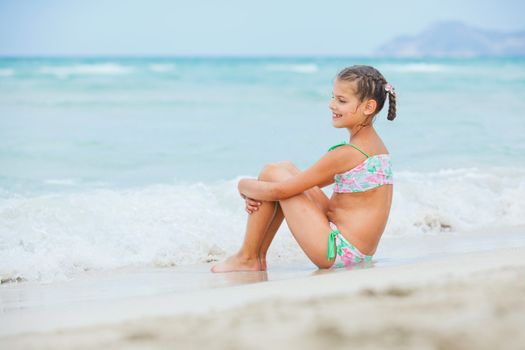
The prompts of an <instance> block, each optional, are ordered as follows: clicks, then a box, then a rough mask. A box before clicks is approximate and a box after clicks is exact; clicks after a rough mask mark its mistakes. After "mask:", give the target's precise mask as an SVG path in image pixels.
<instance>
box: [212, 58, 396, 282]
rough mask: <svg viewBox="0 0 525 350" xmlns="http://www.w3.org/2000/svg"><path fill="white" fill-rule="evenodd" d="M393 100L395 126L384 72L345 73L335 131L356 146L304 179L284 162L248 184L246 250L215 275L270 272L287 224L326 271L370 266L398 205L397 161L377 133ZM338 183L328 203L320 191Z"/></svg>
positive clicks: (337, 88)
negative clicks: (274, 246)
mask: <svg viewBox="0 0 525 350" xmlns="http://www.w3.org/2000/svg"><path fill="white" fill-rule="evenodd" d="M387 96H388V102H389V109H388V120H394V118H395V117H396V94H395V91H394V88H393V87H392V85H390V84H388V83H387V81H386V80H385V78H384V77H383V75H382V74H381V73H380V72H379V71H378V70H377V69H375V68H373V67H370V66H352V67H348V68H345V69H343V70H342V71H341V72H339V74H337V77H336V79H335V81H334V86H333V95H332V99H331V101H330V103H329V107H330V109H331V111H332V125H333V126H334V127H335V128H345V129H347V130H348V132H349V142H342V143H339V144H337V145H334V146H332V147H330V148H329V149H328V151H327V152H326V153H325V154H324V156H323V157H321V159H319V160H318V161H317V162H316V163H315V164H314V165H312V166H311V167H310V168H308V169H306V170H305V171H300V170H299V169H298V168H297V167H296V166H294V165H293V164H292V163H291V162H288V161H284V162H278V163H273V164H268V165H266V166H265V167H264V168H263V169H262V171H261V172H260V174H259V178H258V179H257V180H255V179H241V180H240V181H239V184H238V189H239V193H240V195H241V197H242V198H244V200H245V201H246V211H247V212H248V214H249V217H248V223H247V228H246V234H245V237H244V242H243V244H242V247H241V248H240V250H239V251H238V252H237V254H235V255H233V256H230V257H229V258H227V259H226V260H225V261H223V262H222V263H219V264H217V265H215V266H213V267H212V269H211V271H212V272H228V271H247V270H266V253H267V252H268V248H269V247H270V244H271V242H272V240H273V238H274V236H275V233H276V232H277V230H278V229H279V226H280V225H281V223H282V222H283V219H286V223H287V224H288V227H289V228H290V231H291V232H292V234H293V236H294V238H295V239H296V240H297V242H298V243H299V245H300V246H301V248H302V249H303V250H304V252H305V253H306V255H307V256H308V258H310V260H311V261H312V262H313V263H314V264H315V265H316V266H317V267H319V268H331V267H343V266H349V265H351V264H354V263H359V262H367V261H370V260H371V259H372V256H373V255H374V253H375V251H376V249H377V245H378V244H379V239H380V238H381V235H382V234H383V231H384V229H385V226H386V223H387V220H388V215H389V213H390V207H391V203H392V190H393V188H392V187H393V181H392V180H393V178H392V170H391V163H390V154H389V153H388V150H387V148H386V146H385V145H384V144H383V141H382V140H381V138H380V137H379V135H378V134H377V132H376V130H375V129H374V127H373V125H372V124H373V121H374V118H375V116H376V115H377V113H379V111H381V109H382V108H383V105H384V104H385V100H386V98H387ZM334 182H335V186H334V193H333V195H332V196H331V198H330V199H329V198H328V197H327V196H326V195H325V194H324V192H323V191H322V190H321V187H324V186H327V185H330V184H332V183H334Z"/></svg>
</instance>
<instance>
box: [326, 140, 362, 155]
mask: <svg viewBox="0 0 525 350" xmlns="http://www.w3.org/2000/svg"><path fill="white" fill-rule="evenodd" d="M344 145H349V146H352V147H354V148H355V149H356V150H358V151H359V152H361V153H363V154H364V155H365V156H366V157H367V158H370V156H369V155H368V154H366V153H365V151H363V150H362V149H361V148H359V147H357V146H356V145H354V144H353V143H348V142H346V141H342V142H340V143H338V144H337V145H333V146H332V147H330V148H329V149H328V151H327V152H330V151H331V150H333V149H334V148H337V147H339V146H344Z"/></svg>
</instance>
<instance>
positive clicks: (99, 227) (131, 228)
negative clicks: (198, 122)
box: [0, 168, 525, 282]
mask: <svg viewBox="0 0 525 350" xmlns="http://www.w3.org/2000/svg"><path fill="white" fill-rule="evenodd" d="M394 181H395V185H394V196H393V204H392V209H391V214H390V218H389V221H388V223H387V226H386V229H385V233H384V235H385V236H390V237H396V236H406V235H428V234H431V235H435V234H441V233H443V232H449V231H455V232H463V231H472V230H476V229H483V228H486V227H488V226H499V227H502V228H504V227H505V226H513V225H523V224H525V216H524V215H523V213H525V201H523V198H524V197H525V169H511V170H509V168H504V169H492V170H490V171H488V170H487V169H483V170H480V169H477V168H470V169H449V170H442V171H439V172H431V173H422V172H410V171H398V172H395V174H394ZM59 182H60V183H61V184H64V185H69V184H70V182H69V181H67V179H66V180H60V181H59ZM236 183H237V179H234V180H231V181H222V182H215V183H206V184H204V183H190V184H172V185H167V184H166V185H152V186H147V187H144V188H131V189H96V190H84V191H83V192H79V193H67V194H66V193H62V194H53V195H45V196H44V195H40V196H32V197H31V196H20V195H15V194H8V193H7V192H6V191H3V192H2V191H0V193H2V199H0V277H1V278H3V279H8V278H9V279H14V280H16V279H17V278H18V279H25V280H38V281H42V282H45V281H54V280H64V279H68V278H70V276H71V275H73V274H76V273H82V272H83V271H86V270H106V269H113V268H119V267H124V266H129V265H135V266H173V265H186V264H194V263H200V262H206V261H208V260H210V259H211V260H214V259H221V258H222V257H224V256H226V255H227V254H231V253H232V252H235V251H236V250H237V249H238V247H239V246H240V244H241V243H242V238H243V235H244V229H245V225H246V216H247V214H246V213H245V212H244V206H243V201H242V200H241V199H240V197H239V195H238V193H237V190H236ZM70 188H73V189H74V187H70ZM328 192H329V189H327V193H328ZM303 255H304V253H302V251H301V250H300V248H299V246H298V245H297V243H296V242H295V241H294V239H293V238H292V235H291V233H290V232H289V230H288V227H287V226H286V225H282V227H281V228H280V232H279V233H278V234H277V236H276V239H275V241H274V243H273V245H272V249H270V252H269V259H272V260H275V259H279V260H286V261H289V260H293V259H298V258H301V257H303Z"/></svg>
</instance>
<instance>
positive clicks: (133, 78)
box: [0, 57, 525, 282]
mask: <svg viewBox="0 0 525 350" xmlns="http://www.w3.org/2000/svg"><path fill="white" fill-rule="evenodd" d="M352 64H369V65H373V66H375V67H376V68H378V69H379V70H380V71H381V72H382V73H383V75H384V76H385V77H386V79H387V80H388V81H389V82H390V83H391V84H392V85H394V87H395V88H396V91H397V95H398V103H397V118H396V119H395V120H394V121H388V120H387V119H386V111H387V108H388V106H387V104H385V108H384V109H383V111H382V112H381V113H380V114H379V115H378V116H377V118H376V122H375V127H376V129H377V130H378V132H379V134H380V135H381V137H382V138H383V141H384V142H385V144H386V146H387V148H388V149H389V151H390V153H391V155H392V162H393V171H394V182H395V185H394V200H393V206H392V211H391V216H390V218H389V222H388V224H387V227H386V230H385V233H384V235H385V236H386V237H397V236H403V237H407V236H414V237H417V236H422V235H446V234H449V233H450V232H452V233H461V232H466V231H469V232H472V231H476V230H481V229H484V228H487V227H498V228H500V229H502V230H505V227H512V226H518V225H525V215H524V214H525V200H523V198H525V137H524V133H525V116H524V111H525V59H524V58H498V59H481V58H478V59H461V60H457V59H456V60H454V59H388V58H381V59H379V58H366V57H362V58H357V57H330V58H328V57H282V58H276V57H171V58H170V57H161V58H155V57H135V58H130V57H128V58H120V57H97V58H89V57H85V58H82V57H57V58H7V57H4V58H0V139H1V142H0V277H2V279H3V280H16V279H19V280H28V281H41V282H48V281H57V280H67V279H69V278H71V276H74V275H75V274H79V273H80V274H81V273H83V272H86V271H101V270H102V271H107V270H111V269H115V268H121V267H133V266H136V267H151V266H153V267H159V268H160V267H169V266H180V265H191V264H197V263H202V262H206V261H208V260H210V259H213V258H214V257H223V256H224V255H225V254H229V253H232V252H234V251H236V250H237V249H238V247H239V246H240V244H241V242H242V238H243V234H244V228H245V224H246V216H247V214H246V213H245V212H244V205H243V203H244V202H243V201H242V200H241V198H240V197H239V195H238V193H237V190H236V185H237V181H238V180H239V179H240V178H242V177H245V176H249V177H255V176H257V174H258V172H259V170H260V169H261V168H262V167H263V166H264V165H265V164H267V163H269V162H274V161H279V160H291V161H293V162H294V163H295V164H296V165H297V166H298V167H299V168H301V169H305V168H307V167H308V166H310V165H311V164H313V163H314V162H315V161H316V160H317V159H318V158H320V157H321V156H322V155H323V153H324V152H326V150H327V149H328V148H329V147H330V146H331V145H333V144H335V143H338V142H340V141H342V140H345V139H347V137H348V134H347V131H346V130H339V129H334V128H333V127H332V126H331V113H330V111H329V109H328V102H329V100H330V96H331V93H332V82H333V79H334V77H335V74H336V73H337V72H338V71H339V70H340V69H342V68H344V67H346V66H349V65H352ZM324 190H325V191H326V193H327V194H328V195H330V193H331V189H330V188H325V189H324ZM301 255H304V253H302V252H301V251H300V249H299V248H298V246H297V244H296V243H295V241H294V240H293V238H292V237H291V234H290V233H289V231H288V229H287V227H286V225H283V227H282V228H281V230H280V232H279V233H278V235H277V237H276V239H275V241H274V244H273V245H272V247H271V248H270V252H269V260H271V259H276V260H279V259H280V261H292V260H294V259H296V258H298V257H299V256H301Z"/></svg>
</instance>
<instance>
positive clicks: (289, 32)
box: [0, 0, 525, 56]
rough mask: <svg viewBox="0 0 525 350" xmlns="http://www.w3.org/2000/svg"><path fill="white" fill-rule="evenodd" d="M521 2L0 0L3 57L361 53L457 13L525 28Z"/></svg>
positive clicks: (485, 23)
mask: <svg viewBox="0 0 525 350" xmlns="http://www.w3.org/2000/svg"><path fill="white" fill-rule="evenodd" d="M523 13H525V2H523V1H519V0H501V1H497V0H494V1H486V0H477V1H474V0H463V1H458V0H441V1H435V0H429V1H412V0H396V1H393V0H392V1H384V0H376V1H360V2H357V1H351V0H346V1H344V0H324V1H305V0H303V1H297V0H289V1H286V0H265V1H250V0H185V1H180V0H171V1H169V0H143V1H137V0H90V1H80V0H69V1H67V0H0V55H1V56H61V55H66V56H107V55H112V56H195V55H199V56H230V55H233V56H259V55H270V56H273V55H274V56H294V55H319V56H334V55H335V56H346V55H356V56H359V55H368V54H371V53H372V52H373V51H374V49H375V48H377V47H378V46H380V45H382V44H383V43H385V42H387V41H389V40H390V39H392V38H394V37H396V36H399V35H415V34H418V33H419V32H420V31H422V30H424V29H425V28H426V27H428V26H429V25H430V24H432V23H434V22H436V21H444V20H457V21H462V22H464V23H466V24H468V25H472V26H475V27H478V28H484V29H491V30H497V31H502V32H512V31H525V21H524V20H523Z"/></svg>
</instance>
